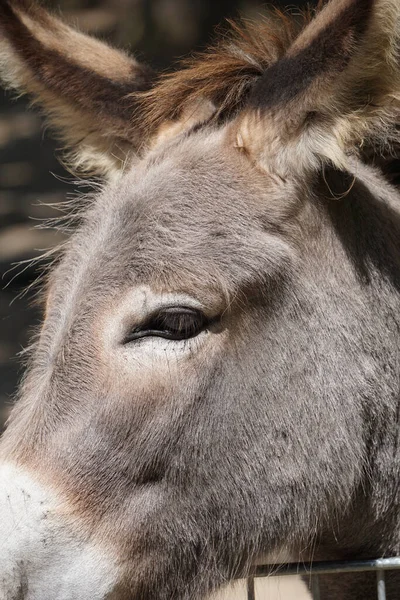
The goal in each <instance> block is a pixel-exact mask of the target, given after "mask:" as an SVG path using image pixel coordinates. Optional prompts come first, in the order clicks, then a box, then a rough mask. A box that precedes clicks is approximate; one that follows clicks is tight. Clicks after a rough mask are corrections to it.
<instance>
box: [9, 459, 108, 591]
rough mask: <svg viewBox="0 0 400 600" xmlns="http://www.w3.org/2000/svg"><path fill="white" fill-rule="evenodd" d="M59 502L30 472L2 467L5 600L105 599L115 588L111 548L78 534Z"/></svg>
mask: <svg viewBox="0 0 400 600" xmlns="http://www.w3.org/2000/svg"><path fill="white" fill-rule="evenodd" d="M59 506H60V501H59V500H58V499H57V497H56V496H55V494H54V493H53V492H50V491H49V490H47V489H46V488H44V487H42V486H41V485H39V484H38V483H36V482H35V480H34V479H33V478H32V477H31V476H30V475H29V474H27V473H24V472H23V471H22V470H21V469H19V468H18V467H15V466H13V465H8V464H6V465H1V466H0V600H77V599H79V600H103V599H104V598H106V597H107V595H108V594H109V593H110V592H111V591H112V589H113V588H114V586H115V584H116V580H117V567H116V566H115V564H113V561H112V559H111V558H110V556H107V554H108V553H107V552H106V551H105V550H103V549H102V548H100V547H99V546H98V545H95V544H94V543H88V542H84V541H83V539H79V536H78V533H77V531H74V526H73V523H69V524H68V523H67V522H66V520H65V518H63V517H62V516H61V512H59V514H58V515H57V512H58V511H57V507H59ZM76 529H78V527H77V526H76Z"/></svg>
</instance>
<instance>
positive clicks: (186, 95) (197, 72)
mask: <svg viewBox="0 0 400 600" xmlns="http://www.w3.org/2000/svg"><path fill="white" fill-rule="evenodd" d="M322 4H323V2H319V3H318V7H317V8H316V9H315V8H314V9H312V8H311V7H308V8H307V9H306V10H303V11H301V12H300V11H297V12H296V14H290V13H288V12H282V11H280V10H278V9H274V10H271V11H269V12H268V14H267V15H265V16H263V17H260V18H259V19H258V20H257V21H250V20H244V19H243V20H241V21H239V22H234V21H228V28H227V29H225V30H224V31H221V32H220V34H219V39H217V42H216V43H214V44H213V45H212V46H210V47H209V48H208V49H207V50H206V51H205V52H202V53H198V54H195V55H194V56H192V57H190V58H189V59H184V60H183V61H181V62H180V63H179V68H178V69H177V70H176V71H174V72H170V73H164V74H162V75H161V76H160V78H159V80H158V83H156V85H155V86H154V87H153V88H152V89H150V90H148V91H146V92H141V93H139V94H138V96H139V99H140V103H141V104H142V107H143V109H144V114H145V117H144V119H145V123H146V126H147V127H148V128H149V130H150V131H152V132H154V131H156V130H157V129H158V127H160V126H161V125H162V124H163V123H165V122H166V121H167V122H168V121H174V120H176V119H178V118H179V117H180V116H181V114H182V113H183V111H184V110H185V109H186V108H188V107H190V106H192V105H193V106H196V104H197V103H198V102H199V101H201V100H204V99H207V100H209V101H211V102H212V103H214V104H215V107H216V114H215V115H214V117H215V116H217V117H218V118H219V119H221V118H222V119H224V118H229V117H231V116H233V115H234V114H236V113H237V112H238V111H239V110H240V108H241V107H242V106H243V104H244V102H245V100H246V98H247V96H248V93H249V91H250V89H251V88H252V87H253V85H254V83H255V82H256V80H257V79H258V78H259V77H261V76H262V75H263V73H264V72H265V70H266V69H267V68H268V67H270V66H271V65H272V64H274V63H275V62H277V61H278V60H279V59H280V58H282V57H283V56H284V55H285V53H286V52H287V50H288V48H289V47H290V46H291V44H292V43H293V41H294V40H295V39H296V38H297V36H298V35H299V34H300V33H301V31H302V30H303V29H304V28H305V27H306V26H307V25H308V23H310V21H311V20H312V19H313V17H314V15H315V13H316V12H319V10H320V9H321V8H322Z"/></svg>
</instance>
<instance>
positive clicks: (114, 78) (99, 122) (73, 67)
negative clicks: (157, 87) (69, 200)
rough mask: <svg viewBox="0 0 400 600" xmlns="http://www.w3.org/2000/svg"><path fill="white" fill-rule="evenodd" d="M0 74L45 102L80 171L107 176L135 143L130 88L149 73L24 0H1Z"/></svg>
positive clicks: (147, 82) (137, 130) (137, 87)
mask: <svg viewBox="0 0 400 600" xmlns="http://www.w3.org/2000/svg"><path fill="white" fill-rule="evenodd" d="M0 76H1V77H2V79H3V81H4V82H5V84H6V86H8V87H10V88H11V89H13V90H15V91H17V92H18V93H19V94H23V93H28V94H30V95H31V97H32V99H33V101H34V102H36V103H38V104H39V105H41V106H42V108H43V111H44V113H45V115H46V116H47V117H48V119H49V121H50V124H51V125H52V126H53V128H54V129H55V130H56V132H57V133H58V134H59V136H60V137H61V139H62V141H63V143H64V145H65V146H66V148H67V150H69V156H68V162H69V164H70V165H71V167H72V168H73V169H75V170H78V171H80V172H82V171H84V172H85V171H86V172H89V173H96V174H101V175H110V174H112V173H113V172H114V171H115V170H118V169H120V168H121V166H122V165H123V164H124V162H125V161H126V160H127V156H128V155H129V154H130V153H131V152H136V151H137V149H138V148H139V146H140V144H141V142H142V138H143V131H142V128H141V124H140V118H138V117H137V116H136V117H135V115H136V113H137V108H138V107H137V101H136V99H135V94H136V93H137V92H140V91H142V90H147V89H149V88H150V86H151V85H152V81H153V72H152V71H151V69H149V68H148V67H147V66H145V65H141V64H139V63H138V62H137V61H136V60H135V59H134V58H132V57H131V56H129V55H128V54H126V53H124V52H122V51H117V50H114V49H113V48H111V47H110V46H108V45H107V44H106V43H104V42H101V41H99V40H96V39H94V38H92V37H90V36H88V35H85V34H83V33H81V32H79V31H77V30H75V29H73V28H72V27H69V26H68V25H67V24H65V23H64V22H63V21H61V20H60V19H59V18H56V17H54V16H52V15H51V14H49V13H48V12H47V11H46V10H44V9H43V8H42V7H41V6H39V5H38V4H36V3H32V2H30V1H29V0H0Z"/></svg>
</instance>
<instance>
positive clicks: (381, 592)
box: [376, 569, 386, 600]
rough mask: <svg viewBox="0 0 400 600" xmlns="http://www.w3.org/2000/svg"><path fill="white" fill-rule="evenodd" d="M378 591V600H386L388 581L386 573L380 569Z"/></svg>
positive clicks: (377, 580)
mask: <svg viewBox="0 0 400 600" xmlns="http://www.w3.org/2000/svg"><path fill="white" fill-rule="evenodd" d="M376 589H377V592H378V600H386V581H385V571H383V570H382V569H379V571H377V572H376Z"/></svg>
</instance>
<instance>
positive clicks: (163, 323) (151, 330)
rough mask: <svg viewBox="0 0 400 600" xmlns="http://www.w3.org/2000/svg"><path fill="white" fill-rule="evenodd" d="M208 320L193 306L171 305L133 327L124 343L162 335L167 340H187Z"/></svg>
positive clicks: (204, 325) (202, 327) (201, 329)
mask: <svg viewBox="0 0 400 600" xmlns="http://www.w3.org/2000/svg"><path fill="white" fill-rule="evenodd" d="M207 325H209V321H208V319H207V318H206V316H205V315H204V314H203V313H202V312H201V311H199V310H197V309H195V308H188V307H183V306H171V307H166V308H162V309H160V310H158V311H157V312H156V313H154V314H153V315H152V316H151V317H150V318H149V319H148V320H147V321H146V322H145V323H144V324H142V325H141V326H140V327H137V328H136V329H133V330H132V331H131V332H130V333H129V334H128V336H127V337H126V338H125V341H124V343H125V344H126V343H128V342H132V341H134V340H137V339H139V338H142V337H162V338H166V339H168V340H188V339H190V338H192V337H195V336H196V335H199V333H200V332H201V331H203V330H204V329H205V328H206V327H207Z"/></svg>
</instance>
